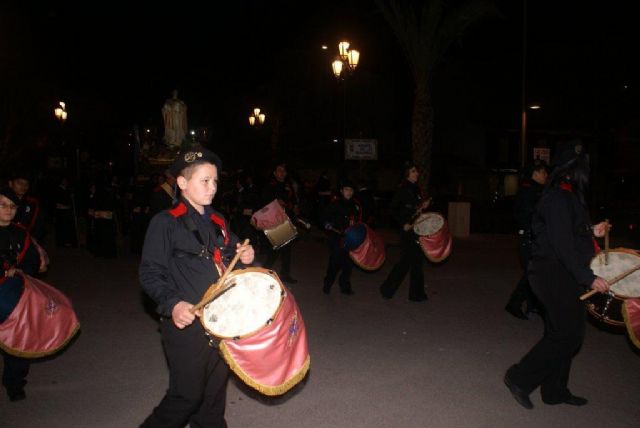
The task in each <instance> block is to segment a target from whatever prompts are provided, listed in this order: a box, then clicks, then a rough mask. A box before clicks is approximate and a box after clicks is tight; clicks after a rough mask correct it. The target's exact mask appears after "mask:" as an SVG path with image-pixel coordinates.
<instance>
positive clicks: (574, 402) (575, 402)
mask: <svg viewBox="0 0 640 428" xmlns="http://www.w3.org/2000/svg"><path fill="white" fill-rule="evenodd" d="M542 401H543V402H544V404H550V405H552V406H553V405H555V404H568V405H570V406H584V405H585V404H587V403H588V402H589V400H587V399H586V398H584V397H578V396H577V395H573V394H569V397H568V398H566V399H564V400H562V401H545V399H544V398H543V399H542Z"/></svg>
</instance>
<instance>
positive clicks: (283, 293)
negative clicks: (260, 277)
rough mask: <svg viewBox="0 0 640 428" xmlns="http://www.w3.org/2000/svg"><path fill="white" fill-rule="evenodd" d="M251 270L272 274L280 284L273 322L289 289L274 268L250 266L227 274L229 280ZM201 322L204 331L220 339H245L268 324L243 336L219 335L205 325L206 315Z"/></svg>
mask: <svg viewBox="0 0 640 428" xmlns="http://www.w3.org/2000/svg"><path fill="white" fill-rule="evenodd" d="M251 272H258V273H264V274H267V275H270V276H272V277H273V278H275V279H276V282H277V284H278V285H279V286H280V303H279V304H278V309H276V311H275V312H274V313H273V316H272V322H273V320H275V319H276V317H277V316H278V314H279V313H280V311H281V310H282V303H283V302H284V299H285V298H286V297H287V294H288V291H287V289H286V287H285V286H284V284H283V283H282V281H281V280H280V277H279V276H278V274H277V273H276V272H275V271H273V270H272V269H266V268H263V267H258V266H251V267H248V268H244V269H236V270H234V271H231V272H229V275H228V276H227V278H226V279H227V280H229V279H230V278H232V277H233V276H238V275H240V274H243V273H251ZM212 302H213V300H212V301H211V302H209V303H207V304H206V305H205V306H204V307H203V308H202V314H203V315H204V309H205V308H206V307H207V306H209V305H210V304H211V303H212ZM200 324H202V328H204V331H205V332H206V333H207V334H208V335H210V336H213V337H215V338H216V339H219V340H240V339H244V338H245V337H249V336H253V335H254V334H256V333H258V332H259V331H261V330H262V329H263V328H264V327H265V326H266V325H267V324H266V323H265V324H263V325H262V326H261V327H260V328H258V329H257V330H253V331H251V332H249V333H246V334H243V335H241V336H221V335H218V334H216V333H214V332H212V331H210V330H209V329H208V328H207V326H206V325H205V322H204V317H200Z"/></svg>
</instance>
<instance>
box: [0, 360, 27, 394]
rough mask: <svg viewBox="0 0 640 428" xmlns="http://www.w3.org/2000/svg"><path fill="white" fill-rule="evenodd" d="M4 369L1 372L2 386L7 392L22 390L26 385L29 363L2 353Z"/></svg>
mask: <svg viewBox="0 0 640 428" xmlns="http://www.w3.org/2000/svg"><path fill="white" fill-rule="evenodd" d="M3 355H4V369H3V370H2V386H4V387H5V388H6V390H7V391H8V392H11V391H15V390H19V389H22V388H24V386H25V385H26V384H27V375H28V374H29V366H30V365H31V362H30V361H29V360H28V359H26V358H20V357H15V356H13V355H11V354H7V353H3Z"/></svg>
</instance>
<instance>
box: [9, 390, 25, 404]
mask: <svg viewBox="0 0 640 428" xmlns="http://www.w3.org/2000/svg"><path fill="white" fill-rule="evenodd" d="M7 395H8V396H9V401H20V400H24V399H25V398H27V394H26V393H25V392H24V388H11V389H8V390H7Z"/></svg>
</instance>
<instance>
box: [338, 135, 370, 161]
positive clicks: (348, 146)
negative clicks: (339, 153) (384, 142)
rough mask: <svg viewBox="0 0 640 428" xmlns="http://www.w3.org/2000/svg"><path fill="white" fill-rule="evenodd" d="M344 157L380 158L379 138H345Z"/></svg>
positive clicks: (354, 158)
mask: <svg viewBox="0 0 640 428" xmlns="http://www.w3.org/2000/svg"><path fill="white" fill-rule="evenodd" d="M344 158H345V159H346V160H378V140H375V139H353V138H347V139H345V140H344Z"/></svg>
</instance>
